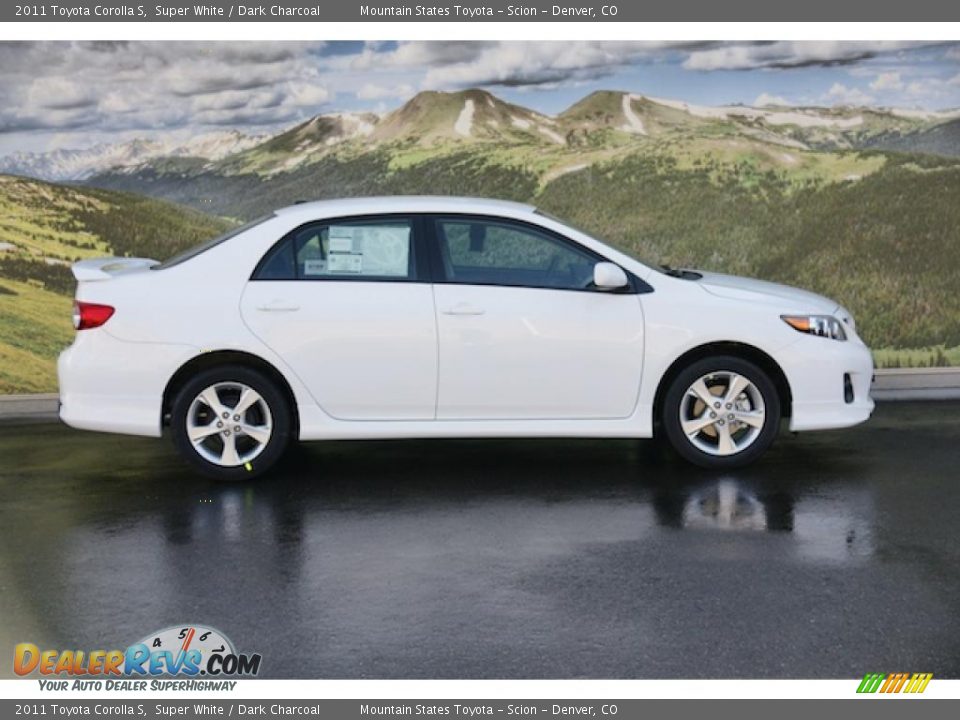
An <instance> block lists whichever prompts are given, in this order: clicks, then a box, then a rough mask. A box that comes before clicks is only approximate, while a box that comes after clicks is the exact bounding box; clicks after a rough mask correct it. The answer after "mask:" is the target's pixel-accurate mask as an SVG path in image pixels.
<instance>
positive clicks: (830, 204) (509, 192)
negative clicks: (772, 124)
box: [105, 133, 960, 362]
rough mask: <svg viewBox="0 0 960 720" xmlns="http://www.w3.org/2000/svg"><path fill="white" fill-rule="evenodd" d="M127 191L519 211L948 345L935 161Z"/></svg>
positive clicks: (950, 307) (885, 330)
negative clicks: (822, 299) (444, 198)
mask: <svg viewBox="0 0 960 720" xmlns="http://www.w3.org/2000/svg"><path fill="white" fill-rule="evenodd" d="M117 180H121V181H122V182H124V183H129V181H130V180H129V178H127V177H124V178H117ZM105 181H107V182H110V179H105ZM138 187H140V188H141V189H143V190H146V191H148V192H155V193H157V194H158V195H160V196H163V197H167V198H169V199H172V200H175V201H179V202H184V203H191V202H197V201H198V200H199V201H200V202H202V203H204V204H205V205H206V206H210V207H212V208H213V210H214V211H215V212H217V213H219V214H223V215H231V216H244V217H252V216H256V215H259V214H261V213H263V212H266V211H269V210H270V209H272V208H275V207H278V206H281V205H285V204H288V203H290V202H292V201H293V200H296V199H304V198H322V197H340V196H350V195H373V194H394V193H400V194H414V193H430V194H450V195H476V196H487V197H499V198H505V199H514V200H523V201H533V202H535V203H536V204H538V205H540V206H541V207H543V208H544V209H546V210H548V211H550V212H551V213H554V214H556V215H558V216H560V217H564V218H568V219H569V220H571V221H572V222H574V223H575V224H577V225H578V226H580V227H583V228H585V229H587V230H590V231H592V232H594V233H596V234H598V235H599V236H600V237H604V238H607V239H609V240H610V241H612V242H613V243H614V244H616V245H619V246H622V247H624V248H625V249H627V250H630V251H633V252H635V253H637V254H639V255H640V256H641V257H644V258H647V259H649V260H650V261H653V262H669V263H670V264H674V265H689V266H695V267H700V268H703V269H708V270H717V271H721V272H729V273H734V274H743V275H748V276H754V277H763V278H767V279H771V280H778V281H781V282H786V283H789V284H794V285H799V286H802V287H807V288H810V289H813V290H816V291H819V292H822V293H825V294H827V295H830V296H831V297H835V298H837V299H838V300H840V301H841V302H843V303H844V304H846V305H847V306H848V307H849V308H850V309H851V311H853V312H854V313H855V315H856V316H857V318H858V319H859V321H860V324H861V329H862V332H863V335H864V337H865V339H866V340H867V341H868V342H869V343H871V344H872V345H874V346H876V347H878V348H920V347H934V346H938V345H946V346H948V347H954V346H958V345H960V293H958V292H956V289H957V288H958V287H960V202H958V198H960V161H957V160H953V159H950V158H936V157H933V156H924V155H899V154H890V153H884V152H877V151H870V152H855V151H843V152H838V151H832V152H814V151H808V150H800V149H795V148H788V147H783V146H780V145H775V144H771V143H768V142H765V141H762V140H758V139H754V138H749V137H743V136H742V135H738V136H733V137H723V136H722V135H720V136H716V135H703V134H702V133H699V134H694V133H689V134H685V133H674V134H670V135H666V136H664V137H660V138H650V137H647V138H644V140H643V144H642V145H640V146H634V147H630V146H620V147H618V148H617V149H616V150H613V151H611V150H610V149H609V148H600V149H596V148H594V149H591V150H587V151H584V150H581V149H578V148H570V147H567V148H556V149H552V150H550V149H545V148H542V147H538V148H536V149H535V150H531V148H530V147H529V146H523V145H516V146H504V145H502V144H474V145H470V144H465V143H448V144H445V145H434V146H432V147H431V148H429V149H424V148H422V147H420V146H418V145H411V144H405V143H397V144H391V145H386V146H381V147H379V148H377V149H375V150H372V151H369V152H364V153H357V152H355V151H350V152H341V153H329V154H327V155H325V156H324V157H323V158H322V159H320V160H318V161H317V162H314V163H311V164H307V165H305V166H303V167H301V168H298V169H297V170H295V171H291V172H288V173H282V174H275V175H271V176H258V175H254V174H243V175H228V176H221V175H217V174H213V173H205V174H201V175H197V176H194V177H193V178H191V179H187V180H185V179H184V178H183V177H181V176H165V175H156V176H146V177H144V178H143V183H142V184H141V185H140V186H138ZM198 206H201V205H198ZM904 357H905V358H910V357H914V356H913V355H909V356H904ZM931 357H934V358H935V357H937V356H936V355H933V356H931ZM908 361H909V360H904V362H908ZM890 362H895V361H894V360H890Z"/></svg>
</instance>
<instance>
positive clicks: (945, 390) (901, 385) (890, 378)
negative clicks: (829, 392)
mask: <svg viewBox="0 0 960 720" xmlns="http://www.w3.org/2000/svg"><path fill="white" fill-rule="evenodd" d="M870 396H871V397H872V398H873V399H874V400H879V401H881V402H883V401H889V400H958V399H960V368H955V367H945V368H939V367H938V368H896V369H886V370H877V371H876V376H875V378H874V381H873V386H872V387H871V389H870Z"/></svg>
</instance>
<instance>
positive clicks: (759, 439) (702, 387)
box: [660, 356, 780, 468]
mask: <svg viewBox="0 0 960 720" xmlns="http://www.w3.org/2000/svg"><path fill="white" fill-rule="evenodd" d="M660 421H661V423H662V427H663V428H664V430H665V432H666V435H667V438H668V439H669V441H670V444H671V445H672V446H673V448H674V449H675V450H676V451H677V452H678V453H679V454H680V455H681V456H682V457H683V458H685V459H686V460H689V461H690V462H692V463H694V464H696V465H699V466H700V467H705V468H733V467H742V466H743V465H747V464H749V463H751V462H753V461H754V460H756V459H757V458H758V457H759V456H760V455H762V454H763V452H764V451H765V450H766V449H767V448H769V447H770V444H771V443H772V442H773V439H774V438H775V437H776V435H777V431H778V430H779V428H780V397H779V395H778V394H777V389H776V387H775V386H774V384H773V381H772V380H770V378H769V376H768V375H767V374H766V373H765V372H764V371H763V370H761V369H760V368H759V367H757V366H756V365H754V364H753V363H751V362H749V361H747V360H743V359H741V358H738V357H732V356H718V357H710V358H704V359H702V360H697V361H696V362H693V363H691V364H690V365H689V366H687V367H686V368H684V369H683V370H682V371H681V372H680V373H679V374H678V375H677V377H675V378H674V380H673V382H672V383H671V384H670V387H669V388H668V389H667V394H666V396H665V398H664V402H663V408H662V415H661V418H660Z"/></svg>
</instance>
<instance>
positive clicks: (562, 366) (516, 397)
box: [434, 216, 643, 420]
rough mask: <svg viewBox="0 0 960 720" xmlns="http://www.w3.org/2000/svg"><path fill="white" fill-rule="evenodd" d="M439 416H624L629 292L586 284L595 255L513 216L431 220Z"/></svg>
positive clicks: (632, 323)
mask: <svg viewBox="0 0 960 720" xmlns="http://www.w3.org/2000/svg"><path fill="white" fill-rule="evenodd" d="M434 227H435V232H434V236H435V239H436V245H437V247H436V248H435V250H436V251H437V252H436V257H437V260H438V262H437V264H438V265H440V266H441V268H439V270H440V275H441V278H439V282H438V283H437V284H436V285H435V286H434V294H435V298H436V308H437V327H438V332H439V357H440V365H439V380H438V397H437V419H438V420H489V419H503V420H532V419H588V418H592V419H601V418H625V417H628V416H630V415H631V414H632V413H633V410H634V408H635V407H636V403H637V395H638V392H639V388H640V376H641V371H642V368H643V314H642V310H641V307H640V302H639V299H638V296H637V295H636V294H634V293H633V292H623V293H621V292H609V291H600V290H597V289H595V288H594V287H593V286H592V282H593V267H594V265H595V264H596V262H597V261H598V260H600V259H602V258H598V257H597V256H596V255H595V254H593V253H592V252H590V251H588V250H586V249H585V248H582V247H581V246H579V245H576V244H574V243H572V241H569V240H567V239H565V238H560V237H558V236H555V235H553V234H552V233H550V232H548V231H546V230H541V229H538V228H536V227H534V226H531V225H528V224H526V223H520V222H514V221H509V220H501V219H493V218H480V217H463V216H452V217H449V218H437V219H436V220H435V222H434Z"/></svg>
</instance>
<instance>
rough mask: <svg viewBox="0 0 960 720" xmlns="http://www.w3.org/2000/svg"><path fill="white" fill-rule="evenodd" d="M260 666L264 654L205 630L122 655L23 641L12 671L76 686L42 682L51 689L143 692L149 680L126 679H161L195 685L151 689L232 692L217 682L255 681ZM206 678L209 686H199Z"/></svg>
mask: <svg viewBox="0 0 960 720" xmlns="http://www.w3.org/2000/svg"><path fill="white" fill-rule="evenodd" d="M260 661H261V656H260V655H259V654H257V653H253V654H244V653H238V652H237V651H236V649H235V648H234V646H233V643H232V642H230V640H229V639H228V638H227V637H226V636H225V635H224V634H223V633H221V632H219V631H218V630H214V629H213V628H210V627H204V626H202V625H179V626H173V627H168V628H166V629H164V630H160V631H159V632H156V633H151V634H150V635H148V636H147V637H145V638H143V640H141V641H139V642H136V643H133V644H132V645H130V646H129V647H127V648H125V649H123V650H49V649H45V650H42V649H40V647H39V646H37V645H36V644H34V643H29V642H24V643H19V644H18V645H17V646H16V647H15V648H14V651H13V671H14V672H15V673H16V674H17V675H18V676H20V677H24V676H28V675H31V674H33V673H37V674H39V675H40V676H42V677H45V678H53V677H58V678H62V677H68V678H72V679H73V683H70V682H69V681H67V680H62V681H59V682H58V681H54V680H50V681H48V682H44V681H42V680H41V682H42V683H43V684H44V686H45V687H46V689H52V690H67V689H80V690H84V689H91V690H101V689H107V690H144V689H147V688H146V685H147V682H146V680H139V681H136V680H135V681H133V682H131V681H130V680H127V679H128V678H134V679H135V678H160V677H174V678H182V679H188V680H190V681H191V682H183V680H181V681H179V682H176V681H174V682H163V681H158V680H155V681H152V682H151V684H150V689H151V690H155V689H177V690H190V689H198V690H212V689H232V687H233V685H235V684H236V683H235V682H226V683H224V682H214V681H213V680H214V679H216V681H220V680H221V679H226V678H238V677H255V676H256V675H257V674H258V673H259V672H260ZM201 676H202V677H204V678H209V679H210V681H203V682H200V681H198V680H197V679H198V678H199V677H201ZM118 678H125V679H124V680H119V679H118ZM97 686H99V687H97ZM221 686H222V687H221Z"/></svg>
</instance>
